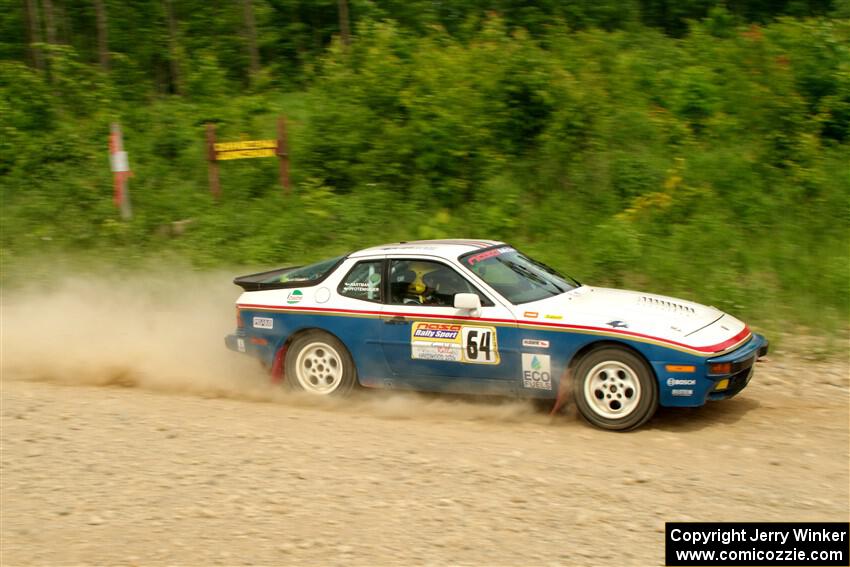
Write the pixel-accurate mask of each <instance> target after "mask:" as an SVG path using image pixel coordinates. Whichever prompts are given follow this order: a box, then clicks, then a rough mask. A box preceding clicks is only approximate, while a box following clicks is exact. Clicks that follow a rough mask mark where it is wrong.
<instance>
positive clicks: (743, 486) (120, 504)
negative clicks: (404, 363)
mask: <svg viewBox="0 0 850 567" xmlns="http://www.w3.org/2000/svg"><path fill="white" fill-rule="evenodd" d="M230 294H231V295H232V292H230ZM87 297H88V296H87V295H86V293H80V289H77V290H76V291H75V292H74V293H73V294H72V296H70V297H63V296H61V294H60V295H59V296H54V297H52V298H47V299H45V298H43V297H42V298H41V299H40V300H39V304H40V305H41V306H42V307H43V306H44V303H45V301H46V302H47V303H48V304H49V305H48V306H47V308H45V309H44V310H43V311H42V313H53V309H54V308H60V307H61V306H62V305H64V304H63V302H68V301H69V300H70V299H72V300H73V301H70V302H69V303H67V306H68V310H66V311H64V312H62V313H61V317H60V316H59V315H57V316H56V317H57V318H56V319H55V320H50V319H49V317H48V320H45V319H44V318H43V317H40V318H38V321H36V322H33V321H30V319H32V317H28V316H26V314H27V313H32V311H31V310H28V309H29V308H31V307H32V306H31V304H28V303H27V301H25V300H22V301H21V302H18V303H15V304H7V305H6V310H5V311H4V316H3V317H4V338H3V349H4V350H3V357H2V360H3V375H2V382H0V386H2V392H1V394H2V395H0V401H2V410H1V411H0V425H2V455H1V458H2V463H0V464H2V482H1V486H2V494H0V510H1V511H0V538H2V542H1V545H0V564H2V565H3V566H4V567H5V566H13V565H193V566H194V565H198V566H200V565H346V566H350V565H449V564H451V565H488V566H494V565H527V566H537V565H540V566H544V565H659V564H662V563H663V552H664V544H663V529H664V522H665V521H677V520H678V521H688V520H691V521H698V520H699V521H759V520H773V521H779V520H785V521H806V520H827V521H847V520H848V516H849V515H850V512H848V510H850V495H848V486H850V474H848V472H849V471H848V468H850V464H849V463H850V454H848V411H850V410H848V407H850V406H849V405H848V402H850V400H848V389H850V388H849V387H850V382H849V381H848V365H847V362H846V361H845V360H837V361H836V360H833V361H828V362H817V361H807V360H804V359H802V358H799V357H797V358H795V357H791V356H782V355H781V354H779V355H778V356H773V360H771V361H770V362H769V363H767V364H763V365H760V367H759V369H758V372H757V374H756V377H755V379H754V382H753V383H752V384H751V386H750V387H749V388H748V389H747V390H745V391H744V392H743V393H742V394H741V395H740V396H738V397H737V398H735V399H733V400H730V401H726V402H721V403H715V404H711V405H709V406H707V407H705V408H702V409H699V410H677V411H662V412H661V413H660V414H659V415H658V416H657V417H656V418H655V419H653V420H652V421H651V422H649V424H647V426H645V427H643V428H642V429H640V430H639V431H636V432H632V433H625V434H618V433H609V432H604V431H599V430H596V429H594V428H592V427H590V426H588V425H585V424H584V423H582V422H581V421H580V420H579V419H578V418H577V417H576V416H575V412H574V411H573V410H572V409H570V410H568V411H567V413H566V415H564V416H559V417H557V418H555V419H554V420H550V419H549V418H548V417H547V416H544V415H541V414H536V413H534V411H533V410H532V409H531V408H530V407H529V406H528V405H526V404H524V403H519V402H506V401H490V402H482V401H471V400H463V399H457V398H442V397H433V396H418V395H400V394H393V395H383V394H381V393H379V392H369V393H367V394H366V395H362V396H360V397H358V398H356V399H354V400H351V401H350V402H349V403H324V402H317V401H310V400H304V399H302V398H297V397H291V396H286V395H284V394H282V393H281V392H280V391H279V390H277V389H275V388H273V387H272V386H271V385H268V384H266V383H265V382H264V379H263V378H262V375H261V374H260V373H259V372H257V370H256V368H255V367H253V366H251V367H250V368H249V367H247V366H244V365H243V364H244V361H243V360H241V359H240V361H239V362H238V363H235V362H232V361H231V358H228V357H230V356H231V353H220V352H219V351H223V347H221V346H220V345H221V342H220V341H221V339H220V330H221V326H222V325H223V326H224V327H227V325H229V318H230V316H231V313H230V311H229V310H228V313H227V318H228V322H227V323H223V322H222V321H217V322H216V323H215V324H214V325H208V326H204V327H203V329H204V332H199V333H197V335H198V336H197V337H195V339H190V338H188V337H187V336H186V330H185V329H183V330H182V331H180V333H177V332H175V333H176V334H173V335H169V332H168V331H166V330H165V329H168V328H170V327H173V325H166V323H168V322H173V321H174V320H175V317H176V318H177V319H178V320H180V321H190V322H191V327H192V328H198V327H197V325H198V324H199V320H198V319H197V317H200V315H199V314H201V313H210V312H212V311H211V305H209V304H207V303H206V302H205V301H199V302H198V304H197V305H196V306H195V307H193V309H192V310H191V312H187V311H185V310H182V311H181V309H183V308H179V309H178V308H176V307H175V308H174V309H171V308H168V305H172V306H173V304H171V303H169V302H168V301H166V302H165V303H164V304H163V303H160V304H157V305H159V307H158V308H157V309H150V308H149V307H146V308H145V310H144V311H143V312H142V311H138V312H136V315H138V317H137V319H134V320H133V321H134V324H133V325H124V326H122V331H121V332H120V333H119V332H115V331H114V328H113V329H112V330H110V328H109V327H108V326H107V327H106V329H103V328H102V326H100V325H99V324H100V323H102V321H101V320H100V318H102V317H112V318H113V320H114V318H115V313H116V312H115V308H114V305H111V304H110V303H109V302H108V301H107V302H106V305H103V306H102V307H99V309H100V311H98V310H96V309H92V308H91V306H92V305H93V303H92V302H88V303H87V301H88V300H87V299H86V298H87ZM118 299H122V298H118ZM126 299H127V298H123V299H122V301H124V300H126ZM218 299H220V298H216V302H217V301H218ZM116 301H117V300H116ZM102 303H104V297H103V296H100V297H98V298H97V305H101V304H102ZM125 303H126V301H125ZM72 305H73V306H76V307H74V308H73V309H72V308H71V307H70V306H72ZM139 305H147V306H149V305H150V302H149V301H147V300H141V301H140V302H139ZM87 306H88V308H87ZM219 307H220V305H219ZM122 308H123V309H127V308H128V307H127V305H123V307H122ZM69 310H70V311H69ZM143 313H145V314H146V315H143ZM84 314H85V315H84ZM68 320H70V321H73V324H69V323H67V322H66V323H62V322H63V321H68ZM30 323H32V324H30ZM160 323H162V324H160ZM136 327H138V328H137V329H136ZM128 328H129V330H128ZM44 329H51V332H53V333H56V332H59V333H60V334H61V333H62V329H65V330H66V331H67V332H66V333H65V334H64V335H62V338H61V340H59V341H57V344H56V346H55V347H53V348H51V349H48V350H47V351H45V350H43V349H42V348H41V347H42V343H39V344H36V341H37V340H38V337H39V336H40V335H38V333H39V332H41V333H42V335H41V336H43V333H44ZM97 329H100V331H98V330H97ZM133 329H135V330H133ZM152 331H153V332H152ZM207 331H209V333H210V336H213V335H215V336H216V337H217V340H216V342H215V348H214V350H209V356H208V357H206V358H205V363H204V364H206V366H204V365H202V364H200V363H199V361H198V360H195V357H196V356H197V355H198V354H199V353H198V352H197V351H194V350H192V349H193V348H194V347H193V346H192V345H195V344H207V343H208V340H207V339H209V337H208V336H206V334H205V333H206V332H207ZM181 333H182V334H181ZM152 334H153V335H155V336H156V338H157V339H156V341H154V342H152V341H151V339H150V338H148V339H147V341H146V342H144V343H143V344H142V345H139V344H138V343H139V340H140V339H139V337H141V336H143V335H144V336H148V337H150V336H151V335H152ZM176 337H182V339H181V341H180V343H179V347H172V346H169V345H173V344H175V342H177V339H176ZM93 341H94V342H96V343H97V344H98V345H99V348H97V349H96V350H93V349H92V342H93ZM109 341H113V342H109ZM205 348H209V347H205ZM38 352H40V353H41V355H40V356H37V355H36V354H35V353H38ZM180 353H182V355H181V354H180ZM118 361H123V364H119V363H118ZM165 361H167V362H168V365H169V366H167V367H166V366H163V365H164V364H165ZM232 365H235V366H232ZM199 368H200V369H202V370H203V372H200V374H199V372H198V370H199ZM213 368H214V370H215V371H213V370H211V369H213ZM201 376H203V379H202V378H201Z"/></svg>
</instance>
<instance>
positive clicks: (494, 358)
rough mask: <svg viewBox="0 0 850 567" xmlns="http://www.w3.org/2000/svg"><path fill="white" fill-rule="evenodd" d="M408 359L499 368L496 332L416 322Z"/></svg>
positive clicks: (465, 326) (494, 329)
mask: <svg viewBox="0 0 850 567" xmlns="http://www.w3.org/2000/svg"><path fill="white" fill-rule="evenodd" d="M410 357H411V358H415V359H419V360H440V361H443V362H465V363H469V364H499V344H498V341H497V338H496V328H495V327H480V326H477V325H454V324H449V323H428V322H426V321H417V322H415V323H414V324H413V328H412V329H411V332H410Z"/></svg>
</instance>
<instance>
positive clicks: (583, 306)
mask: <svg viewBox="0 0 850 567" xmlns="http://www.w3.org/2000/svg"><path fill="white" fill-rule="evenodd" d="M517 318H518V319H519V320H520V321H523V322H529V323H531V322H543V323H545V324H566V325H577V326H582V327H592V328H595V329H605V330H609V329H610V330H614V331H622V332H624V333H626V334H634V333H637V334H639V335H644V336H648V337H655V338H659V339H662V340H668V341H675V342H677V343H681V344H684V345H688V346H697V347H703V346H710V345H716V344H719V343H723V342H725V341H729V340H730V339H732V338H733V337H737V336H738V335H740V334H741V333H742V332H743V331H744V329H746V325H744V323H743V322H741V321H739V320H738V319H735V318H734V317H732V316H731V315H728V314H726V313H724V312H723V311H720V310H719V309H717V308H715V307H708V306H705V305H701V304H699V303H694V302H692V301H686V300H684V299H677V298H675V297H667V296H664V295H655V294H651V293H642V292H636V291H627V290H622V289H609V288H601V287H591V286H581V287H578V288H576V289H574V290H571V291H569V292H567V293H564V294H562V295H559V296H556V297H550V298H547V299H543V300H540V301H534V302H531V303H525V304H523V305H520V306H518V307H517ZM718 350H720V349H718Z"/></svg>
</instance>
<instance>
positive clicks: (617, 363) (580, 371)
mask: <svg viewBox="0 0 850 567" xmlns="http://www.w3.org/2000/svg"><path fill="white" fill-rule="evenodd" d="M575 376H576V380H575V384H574V393H575V398H576V406H577V407H578V410H579V412H580V413H581V415H582V417H584V418H585V419H586V420H587V421H589V422H590V423H592V424H593V425H596V426H597V427H601V428H603V429H611V430H619V431H623V430H627V429H634V428H636V427H639V426H640V425H642V424H644V423H645V422H646V421H647V420H648V419H649V418H651V417H652V416H653V414H654V413H655V410H656V409H657V408H658V385H657V384H656V381H655V377H654V374H653V373H652V369H651V368H650V367H649V365H647V363H646V362H645V361H644V360H643V359H641V358H640V357H639V356H637V355H636V354H634V353H633V352H631V351H629V350H626V349H624V348H620V347H603V348H600V349H597V350H593V351H591V352H590V353H588V354H587V355H586V356H584V357H583V358H582V359H581V360H580V361H579V363H578V365H577V366H576V372H575Z"/></svg>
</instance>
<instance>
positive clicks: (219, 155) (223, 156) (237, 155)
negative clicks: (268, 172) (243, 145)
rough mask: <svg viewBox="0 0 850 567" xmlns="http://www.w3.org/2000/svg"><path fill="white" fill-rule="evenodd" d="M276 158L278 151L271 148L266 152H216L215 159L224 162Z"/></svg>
mask: <svg viewBox="0 0 850 567" xmlns="http://www.w3.org/2000/svg"><path fill="white" fill-rule="evenodd" d="M275 156H277V153H276V150H275V149H274V148H270V149H265V150H236V151H234V152H216V154H215V159H216V161H222V160H227V159H247V158H255V157H275Z"/></svg>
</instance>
